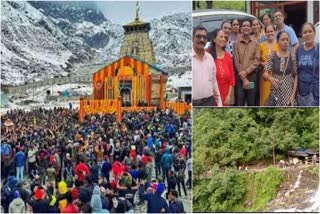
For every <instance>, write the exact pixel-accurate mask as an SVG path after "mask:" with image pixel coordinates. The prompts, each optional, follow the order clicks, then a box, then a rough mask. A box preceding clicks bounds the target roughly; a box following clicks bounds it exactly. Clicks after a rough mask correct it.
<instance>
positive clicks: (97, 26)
mask: <svg viewBox="0 0 320 214" xmlns="http://www.w3.org/2000/svg"><path fill="white" fill-rule="evenodd" d="M133 18H134V17H133ZM144 21H149V20H144ZM150 23H151V28H152V30H151V32H150V35H151V39H152V40H153V44H154V46H155V53H156V59H157V63H158V64H159V66H160V67H162V68H164V69H166V70H168V71H169V72H176V73H181V71H184V70H191V69H190V67H191V59H190V54H189V53H190V50H191V14H190V12H189V13H188V12H185V13H181V12H180V13H176V14H172V15H167V16H164V17H162V18H161V19H154V20H151V21H150ZM123 37H124V30H123V28H122V26H121V25H118V24H113V23H111V22H110V21H109V20H107V19H106V18H105V17H104V15H103V14H102V13H101V12H100V11H99V10H97V9H94V8H88V7H82V6H81V4H73V3H70V2H69V3H66V4H63V3H61V2H59V3H57V2H45V1H36V2H23V1H15V2H13V1H11V2H8V1H2V2H1V81H2V83H4V84H13V85H18V84H22V83H23V82H27V81H33V80H35V81H37V80H40V79H46V78H51V77H54V76H61V75H62V76H65V75H73V74H79V73H86V72H94V71H96V70H97V69H99V68H101V67H103V66H104V65H106V64H108V63H110V62H112V61H114V60H116V59H118V58H119V53H120V47H121V42H122V40H123Z"/></svg>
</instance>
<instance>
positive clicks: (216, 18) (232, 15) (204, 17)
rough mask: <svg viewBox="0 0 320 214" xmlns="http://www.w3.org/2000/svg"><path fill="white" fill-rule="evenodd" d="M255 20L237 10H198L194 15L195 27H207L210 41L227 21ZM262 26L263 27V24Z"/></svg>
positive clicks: (253, 17)
mask: <svg viewBox="0 0 320 214" xmlns="http://www.w3.org/2000/svg"><path fill="white" fill-rule="evenodd" d="M255 18H256V17H255V16H253V15H251V14H248V13H245V12H241V11H236V10H222V9H221V10H220V9H213V10H197V11H194V12H193V13H192V21H193V27H196V26H199V25H200V26H203V27H205V28H206V29H207V31H208V41H210V40H211V39H212V33H213V31H214V30H215V29H217V28H220V26H221V24H222V22H223V21H225V20H229V21H231V20H233V19H238V20H240V21H241V20H244V19H250V20H253V19H255ZM260 23H261V22H260ZM261 26H263V24H262V23H261Z"/></svg>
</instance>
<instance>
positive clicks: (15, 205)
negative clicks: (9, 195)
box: [9, 190, 25, 213]
mask: <svg viewBox="0 0 320 214" xmlns="http://www.w3.org/2000/svg"><path fill="white" fill-rule="evenodd" d="M13 198H14V199H13V201H12V202H11V203H10V205H9V213H25V204H24V201H23V200H22V199H21V197H20V193H19V191H17V190H16V191H15V192H14V194H13Z"/></svg>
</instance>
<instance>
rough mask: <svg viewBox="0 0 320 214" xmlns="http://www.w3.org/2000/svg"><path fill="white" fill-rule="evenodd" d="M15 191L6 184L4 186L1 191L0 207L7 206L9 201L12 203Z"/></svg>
mask: <svg viewBox="0 0 320 214" xmlns="http://www.w3.org/2000/svg"><path fill="white" fill-rule="evenodd" d="M14 191H15V189H11V187H9V185H8V184H6V185H5V186H4V187H3V188H2V190H1V205H2V206H9V204H10V203H11V201H13V193H14Z"/></svg>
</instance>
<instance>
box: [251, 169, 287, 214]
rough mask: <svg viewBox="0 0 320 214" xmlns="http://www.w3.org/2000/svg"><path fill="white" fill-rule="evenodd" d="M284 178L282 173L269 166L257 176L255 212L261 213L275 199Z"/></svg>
mask: <svg viewBox="0 0 320 214" xmlns="http://www.w3.org/2000/svg"><path fill="white" fill-rule="evenodd" d="M283 178H284V176H283V173H282V171H281V170H280V169H278V168H275V167H274V166H269V167H268V168H267V169H266V170H265V171H264V172H261V173H257V174H256V175H255V183H256V186H255V191H256V193H255V198H254V202H253V209H254V211H258V210H259V211H260V210H261V209H263V208H264V207H265V206H266V204H267V203H268V202H269V201H270V200H272V199H273V198H274V197H275V195H276V193H277V191H278V188H279V187H280V184H281V183H282V180H283Z"/></svg>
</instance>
